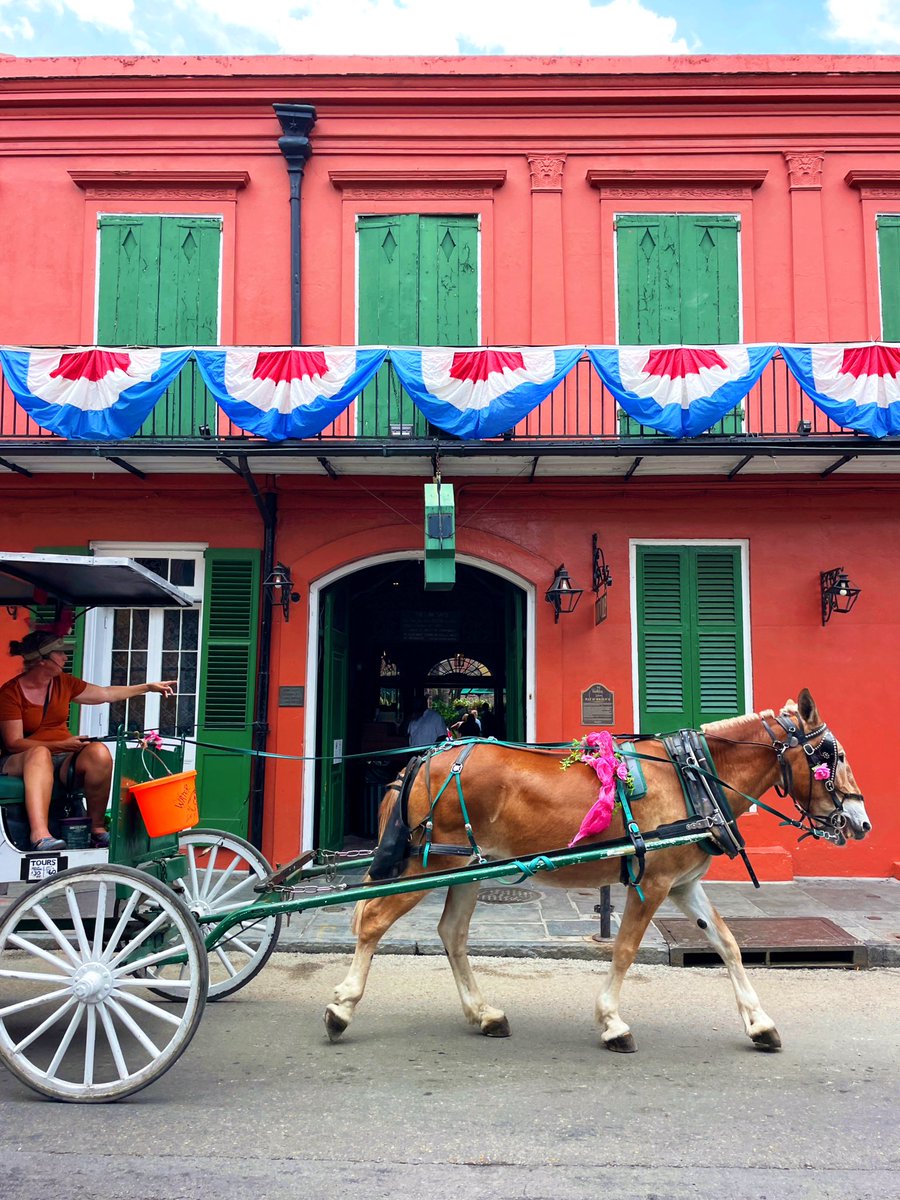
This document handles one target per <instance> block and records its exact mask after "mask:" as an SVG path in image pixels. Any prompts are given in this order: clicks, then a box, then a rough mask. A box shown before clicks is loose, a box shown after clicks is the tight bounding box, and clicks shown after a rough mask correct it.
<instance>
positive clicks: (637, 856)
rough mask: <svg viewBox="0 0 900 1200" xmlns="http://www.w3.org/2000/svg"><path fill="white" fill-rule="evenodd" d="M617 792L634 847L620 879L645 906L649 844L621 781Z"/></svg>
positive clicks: (629, 838)
mask: <svg viewBox="0 0 900 1200" xmlns="http://www.w3.org/2000/svg"><path fill="white" fill-rule="evenodd" d="M616 791H617V792H618V800H619V803H620V804H621V806H622V820H623V824H624V825H625V832H626V834H627V835H628V840H629V841H630V842H631V844H632V846H634V856H633V857H629V858H623V859H622V866H621V868H620V877H621V880H622V883H624V884H625V886H626V887H633V888H634V890H635V891H636V892H637V894H638V898H639V899H640V901H641V903H642V904H643V902H644V893H643V891H642V890H641V880H642V879H643V878H644V869H645V867H646V865H647V861H646V854H647V844H646V842H645V841H644V835H643V834H642V833H641V827H640V826H639V825H638V823H637V821H636V820H635V819H634V813H633V812H632V811H631V804H630V803H629V801H628V792H627V790H626V788H625V785H624V783H623V782H622V780H621V779H617V780H616Z"/></svg>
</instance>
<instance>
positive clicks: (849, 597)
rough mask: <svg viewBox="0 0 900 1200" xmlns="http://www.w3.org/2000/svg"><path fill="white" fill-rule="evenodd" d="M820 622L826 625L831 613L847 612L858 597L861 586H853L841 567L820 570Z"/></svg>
mask: <svg viewBox="0 0 900 1200" xmlns="http://www.w3.org/2000/svg"><path fill="white" fill-rule="evenodd" d="M819 578H820V581H821V587H822V624H823V625H827V624H828V619H829V617H830V616H831V614H832V613H836V612H839V613H848V612H849V611H850V609H851V608H852V607H853V605H854V604H855V603H856V601H857V600H858V598H859V593H860V591H861V590H862V589H861V588H858V587H854V586H853V584H852V582H851V581H850V579H849V577H848V576H847V574H846V573H845V571H844V568H843V567H835V568H834V570H833V571H822V573H821V575H820V576H819Z"/></svg>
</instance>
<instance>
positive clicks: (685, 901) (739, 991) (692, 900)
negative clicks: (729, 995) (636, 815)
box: [670, 879, 781, 1050]
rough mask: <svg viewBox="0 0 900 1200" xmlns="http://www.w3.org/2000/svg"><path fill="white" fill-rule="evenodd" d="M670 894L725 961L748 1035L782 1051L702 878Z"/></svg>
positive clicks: (759, 1043)
mask: <svg viewBox="0 0 900 1200" xmlns="http://www.w3.org/2000/svg"><path fill="white" fill-rule="evenodd" d="M670 895H671V897H672V899H673V900H674V902H675V903H676V904H677V905H678V907H679V908H680V909H681V911H682V912H683V913H684V914H685V916H687V917H691V918H692V919H693V920H695V921H696V922H697V924H698V925H699V926H700V928H701V929H702V930H703V932H704V933H705V934H706V937H707V939H708V940H709V943H710V945H711V946H712V947H713V949H714V950H715V951H716V953H717V954H718V955H719V957H720V958H721V959H722V961H723V962H724V964H725V969H726V971H727V972H728V977H729V979H730V980H731V986H732V987H733V988H734V994H735V998H736V999H737V1006H738V1012H739V1013H740V1014H741V1020H742V1021H743V1022H744V1028H745V1029H746V1031H747V1036H748V1037H749V1038H750V1039H751V1041H752V1042H753V1044H754V1046H756V1047H757V1049H759V1050H780V1049H781V1038H780V1037H779V1036H778V1030H777V1029H776V1028H775V1022H774V1021H773V1020H772V1018H771V1017H769V1016H767V1015H766V1013H765V1012H764V1011H763V1008H762V1005H761V1004H760V1002H759V997H758V996H757V994H756V992H755V991H754V989H753V985H752V984H751V983H750V980H749V979H748V978H747V972H746V971H745V970H744V964H743V961H742V960H741V951H740V948H739V946H738V944H737V942H736V941H735V940H734V934H733V933H732V932H731V930H730V929H729V928H728V926H727V925H726V924H725V922H724V921H723V920H722V918H721V916H720V915H719V913H718V912H717V911H716V909H715V908H713V906H712V904H711V903H710V900H709V897H708V896H707V894H706V892H705V891H704V890H703V886H702V884H701V883H700V880H699V879H694V880H692V881H691V882H690V883H682V884H680V885H679V886H678V887H674V888H672V891H671V892H670Z"/></svg>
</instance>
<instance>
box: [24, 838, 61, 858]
mask: <svg viewBox="0 0 900 1200" xmlns="http://www.w3.org/2000/svg"><path fill="white" fill-rule="evenodd" d="M66 848H67V847H66V843H65V842H64V841H63V840H62V838H55V837H45V838H38V840H37V841H36V842H32V843H31V849H32V852H33V853H37V854H46V853H47V852H48V851H50V850H65V849H66Z"/></svg>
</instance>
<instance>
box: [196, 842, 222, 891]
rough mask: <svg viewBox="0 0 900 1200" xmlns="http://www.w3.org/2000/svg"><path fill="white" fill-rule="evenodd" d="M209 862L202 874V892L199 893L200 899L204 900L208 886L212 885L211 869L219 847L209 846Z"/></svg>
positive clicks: (214, 863)
mask: <svg viewBox="0 0 900 1200" xmlns="http://www.w3.org/2000/svg"><path fill="white" fill-rule="evenodd" d="M209 849H210V854H209V862H208V863H207V864H206V870H205V871H204V872H203V890H202V891H201V893H200V896H201V898H202V899H204V900H205V899H206V893H207V892H208V891H209V886H210V884H211V883H212V877H213V868H214V867H215V865H216V859H217V858H218V856H219V847H218V846H210V848H209Z"/></svg>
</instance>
